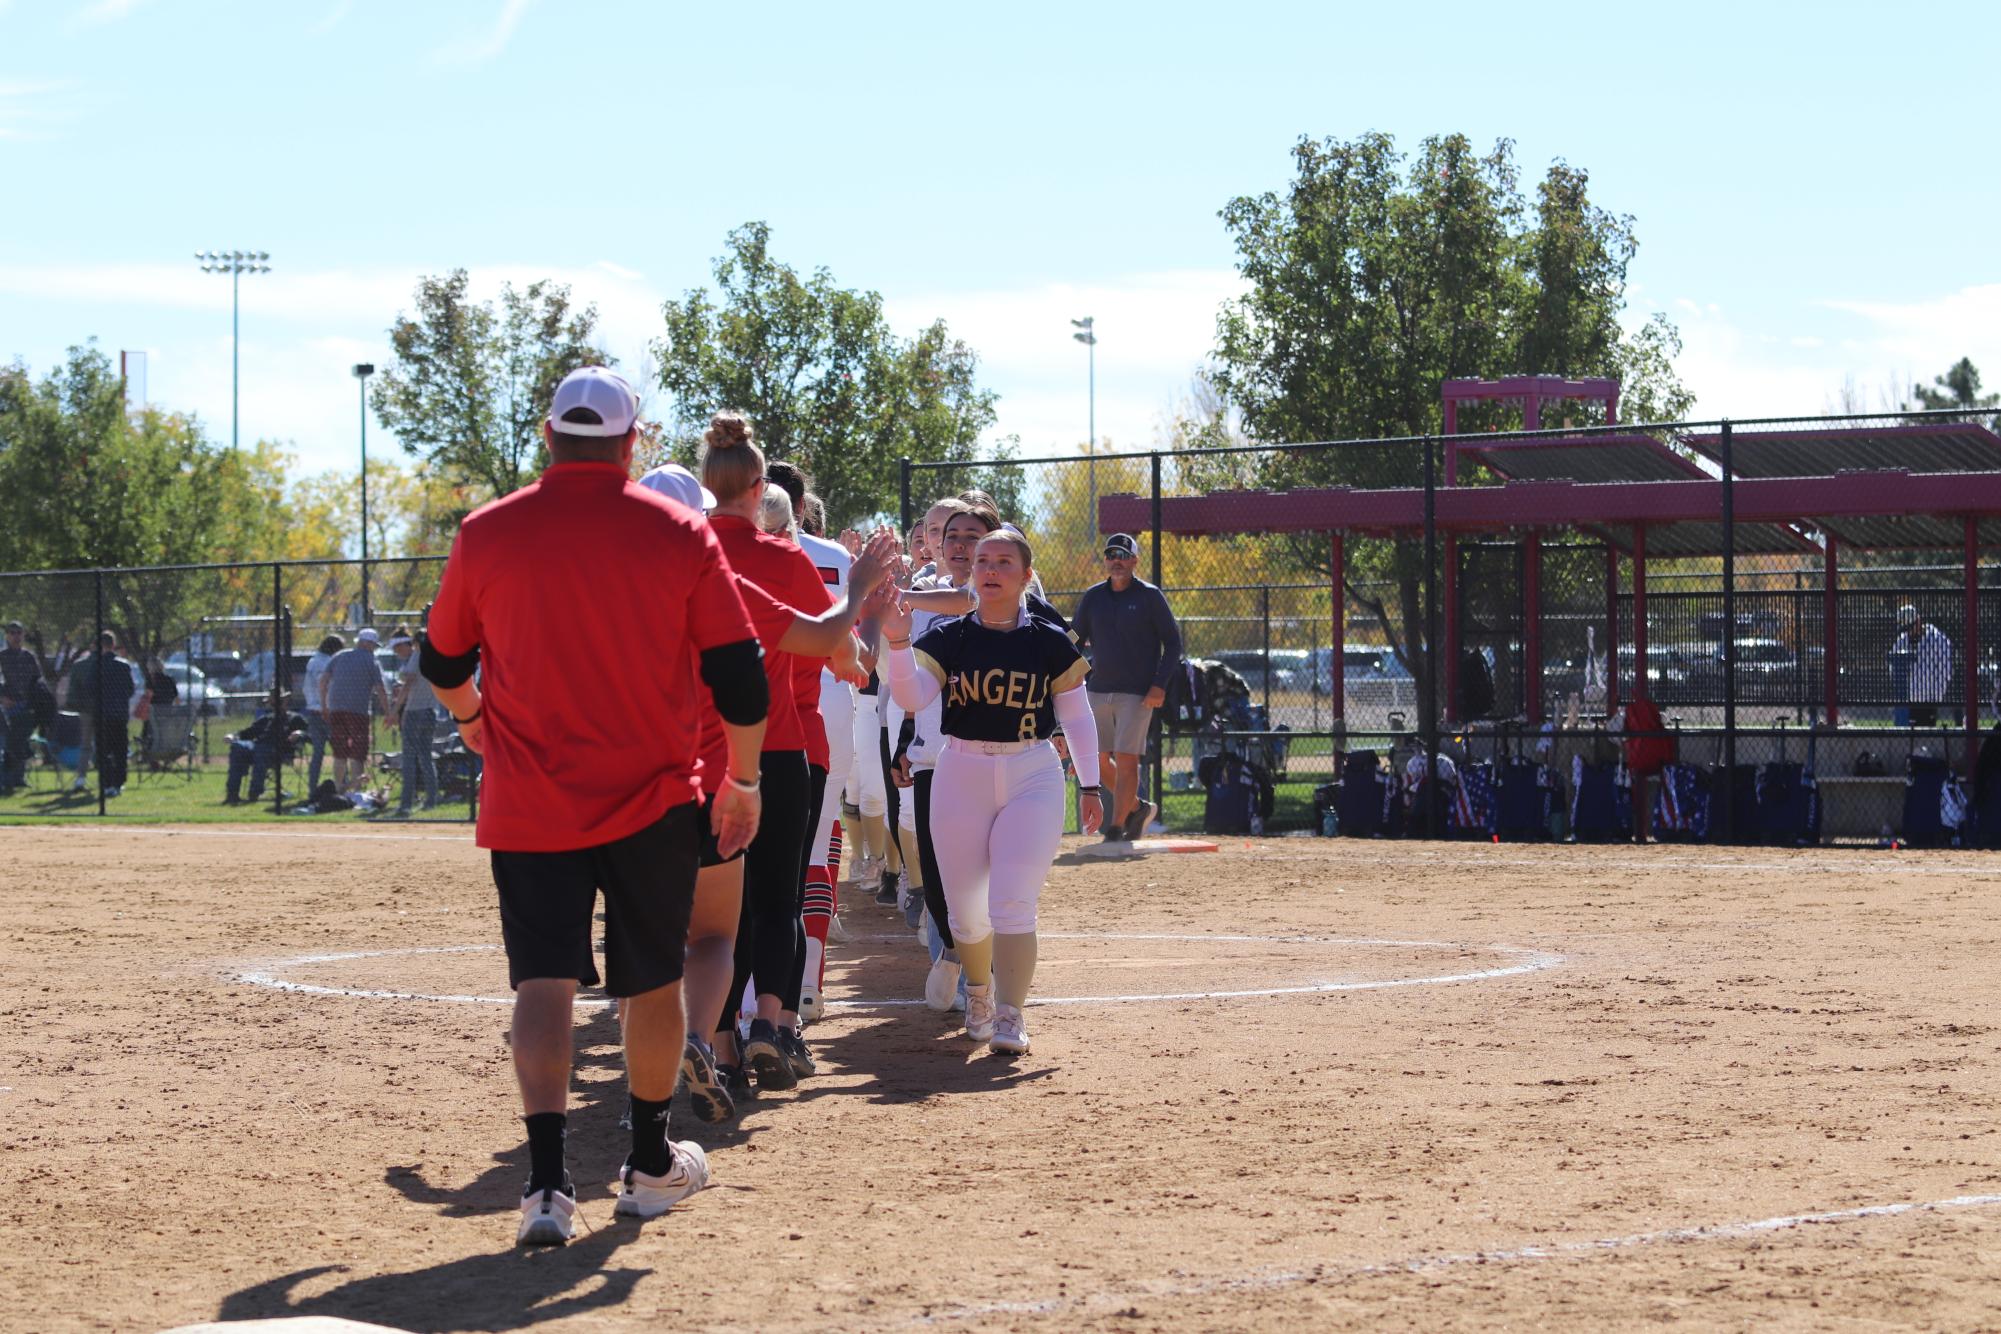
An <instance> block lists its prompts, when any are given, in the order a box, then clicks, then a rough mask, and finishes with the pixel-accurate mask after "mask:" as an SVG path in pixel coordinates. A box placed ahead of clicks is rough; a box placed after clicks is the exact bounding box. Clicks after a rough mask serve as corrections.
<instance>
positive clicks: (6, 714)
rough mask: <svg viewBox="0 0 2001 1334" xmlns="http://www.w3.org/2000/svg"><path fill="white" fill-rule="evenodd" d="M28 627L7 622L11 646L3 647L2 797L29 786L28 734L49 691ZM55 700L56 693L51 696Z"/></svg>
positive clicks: (0, 676)
mask: <svg viewBox="0 0 2001 1334" xmlns="http://www.w3.org/2000/svg"><path fill="white" fill-rule="evenodd" d="M26 636H27V627H26V626H24V625H22V624H21V623H20V622H19V621H9V622H7V647H5V648H0V728H4V734H0V797H4V796H7V795H9V794H11V793H13V792H15V791H16V790H18V789H20V788H22V787H25V786H27V782H28V736H29V734H30V733H32V732H33V731H34V730H35V712H36V706H37V704H38V702H39V699H40V697H41V696H45V695H48V694H49V685H48V680H47V678H45V677H44V676H43V675H42V660H41V658H40V657H38V656H36V654H35V651H34V650H33V649H31V648H28V647H26V646H25V645H24V643H23V640H24V639H25V638H26ZM50 702H53V697H52V696H51V697H50Z"/></svg>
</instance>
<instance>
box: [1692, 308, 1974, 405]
mask: <svg viewBox="0 0 2001 1334" xmlns="http://www.w3.org/2000/svg"><path fill="white" fill-rule="evenodd" d="M1675 305H1676V323H1677V325H1678V326H1679V328H1680V330H1681V335H1682V344H1683V351H1682V356H1681V358H1680V360H1679V361H1678V362H1677V363H1676V370H1677V371H1678V372H1679V373H1680V375H1681V378H1682V381H1683V383H1685V384H1686V385H1688V387H1689V388H1690V389H1691V390H1693V391H1694V393H1695V395H1696V407H1695V411H1696V413H1697V414H1698V415H1699V416H1701V417H1705V418H1710V417H1722V416H1730V417H1760V416H1784V415H1787V414H1791V413H1799V414H1812V413H1821V412H1829V411H1846V410H1849V409H1853V410H1857V411H1870V412H1880V411H1885V410H1894V409H1895V408H1896V406H1897V404H1898V403H1900V402H1902V401H1904V400H1905V399H1908V398H1909V397H1910V393H1911V385H1912V384H1913V383H1915V382H1923V383H1930V381H1931V378H1932V377H1933V376H1934V375H1937V374H1939V373H1941V372H1943V371H1944V370H1945V369H1946V367H1948V366H1950V365H1951V364H1952V363H1954V362H1956V361H1958V360H1959V359H1960V358H1961V357H1970V358H1971V359H1972V360H1973V363H1974V364H1975V365H1976V366H1980V367H1982V368H1984V369H1985V371H1986V375H1987V378H1988V380H1989V381H1990V383H1991V384H1997V385H2001V284H1984V285H1978V286H1973V287H1967V288H1963V289H1961V290H1959V291H1957V292H1949V293H1946V294H1945V295H1943V296H1939V297H1935V298H1932V299H1928V300H1923V301H1912V302H1866V301H1849V300H1827V301H1822V302H1820V303H1818V305H1817V306H1815V307H1812V308H1809V309H1808V310H1804V311H1802V312H1801V313H1800V316H1799V317H1798V319H1797V321H1796V322H1794V323H1793V324H1792V325H1791V326H1790V327H1785V328H1780V329H1776V330H1762V329H1751V328H1747V327H1745V325H1744V324H1743V322H1742V321H1741V319H1740V318H1739V317H1737V316H1734V315H1733V314H1732V313H1731V312H1729V311H1727V310H1724V309H1722V308H1721V307H1719V306H1718V305H1717V304H1716V303H1714V302H1707V303H1697V302H1694V301H1678V302H1676V303H1675Z"/></svg>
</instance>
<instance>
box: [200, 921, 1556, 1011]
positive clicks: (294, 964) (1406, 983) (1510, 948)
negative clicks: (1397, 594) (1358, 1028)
mask: <svg viewBox="0 0 2001 1334" xmlns="http://www.w3.org/2000/svg"><path fill="white" fill-rule="evenodd" d="M1041 936H1042V939H1044V940H1084V941H1102V942H1108V943H1109V942H1117V941H1132V942H1158V941H1188V942H1200V943H1207V944H1232V945H1239V944H1269V945H1288V946H1295V947H1297V946H1308V947H1321V946H1325V947H1327V948H1330V949H1338V948H1341V947H1347V948H1350V949H1371V950H1447V951H1454V952H1457V953H1460V954H1467V953H1472V954H1486V955H1494V956H1499V957H1498V958H1497V960H1496V962H1495V963H1494V965H1493V966H1491V967H1485V968H1475V969H1467V970H1463V971H1455V972H1449V973H1428V974H1420V975H1417V976H1410V977H1385V978H1369V979H1364V980H1359V981H1354V980H1350V981H1303V982H1299V983H1295V984H1291V985H1286V986H1274V987H1245V988H1230V989H1220V990H1211V991H1154V992H1141V993H1133V994H1102V995H1085V996H1031V997H1030V998H1029V1001H1028V1003H1029V1004H1030V1005H1131V1004H1146V1003H1156V1002H1163V1001H1206V1000H1245V999H1252V998H1256V997H1261V996H1318V995H1328V994H1332V993H1335V992H1343V991H1382V990H1386V989H1388V988H1391V987H1434V986H1447V985H1451V984H1455V983H1461V982H1487V981H1493V980H1495V979H1497V978H1503V977H1520V976H1523V975H1524V974H1528V973H1539V972H1542V971H1544V970H1545V969H1549V968H1554V967H1556V966H1557V965H1558V964H1561V963H1562V962H1563V961H1564V960H1563V956H1562V955H1560V954H1552V953H1550V952H1549V951H1547V950H1536V949H1527V948H1524V947H1522V946H1519V945H1460V944H1453V943H1451V942H1448V941H1439V940H1376V939H1365V938H1358V937H1336V936H1248V935H1218V934H1214V933H1208V932H1203V933H1186V934H1183V933H1172V932H1131V933H1126V932H1069V931H1045V932H1042V933H1041ZM869 939H874V940H884V941H889V940H895V941H907V940H909V939H910V938H909V937H908V936H900V935H899V936H875V937H870V938H869ZM499 948H500V947H499V946H498V945H426V946H413V947H408V948H403V949H393V950H347V951H343V952H340V953H335V954H301V955H296V956H294V957H292V958H289V959H275V960H272V961H271V962H269V963H265V964H262V965H259V966H257V967H253V968H250V969H247V970H245V971H243V972H241V973H238V974H237V975H236V980H237V981H239V982H244V983H248V984H249V985H251V986H255V987H266V988H269V989H270V990H273V991H286V992H291V993H292V994H294V995H299V996H343V997H347V998H349V999H353V1000H395V1001H440V1002H444V1003H447V1004H452V1005H511V1004H513V1003H514V998H513V997H512V996H480V995H472V994H463V995H454V994H450V993H441V992H428V991H391V990H385V989H382V988H377V987H356V986H340V985H329V984H323V983H317V982H305V981H299V980H297V979H295V978H293V977H289V976H287V974H290V973H294V972H297V971H299V970H301V969H313V968H322V967H325V966H327V965H331V964H341V963H348V962H352V961H354V960H359V959H392V958H414V957H418V956H422V955H428V954H474V953H493V952H495V951H497V950H499ZM1066 962H1088V961H1074V960H1054V959H1045V960H1043V963H1044V964H1045V965H1058V966H1060V965H1061V964H1063V963H1066ZM1163 962H1165V961H1163ZM610 1003H611V1002H610V1001H609V1000H607V999H606V998H604V997H602V996H589V995H585V996H579V997H577V1004H578V1005H579V1006H583V1007H587V1008H596V1007H601V1006H605V1005H609V1004H610ZM923 1003H924V1002H923V1001H922V1000H921V999H918V998H910V999H903V998H896V997H883V998H877V999H864V998H854V999H845V1000H832V999H830V1000H829V1001H828V1002H827V1008H829V1009H834V1010H873V1009H884V1008H891V1007H897V1006H911V1005H922V1004H923Z"/></svg>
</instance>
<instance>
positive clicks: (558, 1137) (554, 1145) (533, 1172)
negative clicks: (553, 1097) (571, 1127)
mask: <svg viewBox="0 0 2001 1334" xmlns="http://www.w3.org/2000/svg"><path fill="white" fill-rule="evenodd" d="M522 1120H524V1121H526V1122H527V1123H528V1189H527V1190H526V1191H524V1192H523V1194H528V1195H532V1194H534V1193H535V1192H536V1191H538V1190H560V1189H562V1187H563V1185H564V1183H566V1182H567V1181H568V1180H569V1173H568V1172H566V1171H564V1170H563V1137H564V1135H565V1134H566V1133H567V1131H566V1130H565V1129H564V1127H566V1126H567V1125H568V1124H569V1120H570V1118H569V1117H567V1116H565V1115H563V1114H562V1113H561V1112H536V1113H534V1114H533V1115H530V1116H525V1117H523V1118H522Z"/></svg>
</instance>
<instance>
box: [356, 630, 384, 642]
mask: <svg viewBox="0 0 2001 1334" xmlns="http://www.w3.org/2000/svg"><path fill="white" fill-rule="evenodd" d="M354 642H355V643H357V644H380V643H381V642H382V636H381V635H378V634H376V633H375V631H373V630H363V631H362V632H361V633H360V634H358V635H356V636H355V637H354Z"/></svg>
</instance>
